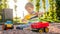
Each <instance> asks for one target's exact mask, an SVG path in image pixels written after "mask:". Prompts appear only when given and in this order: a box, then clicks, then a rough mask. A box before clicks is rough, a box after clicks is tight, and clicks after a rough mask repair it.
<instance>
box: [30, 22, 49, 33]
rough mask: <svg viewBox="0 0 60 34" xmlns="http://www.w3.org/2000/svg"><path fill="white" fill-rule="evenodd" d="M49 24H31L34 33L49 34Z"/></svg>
mask: <svg viewBox="0 0 60 34" xmlns="http://www.w3.org/2000/svg"><path fill="white" fill-rule="evenodd" d="M48 26H49V22H35V23H32V24H31V28H32V31H34V30H35V31H38V32H40V33H42V32H46V33H47V32H49V28H48Z"/></svg>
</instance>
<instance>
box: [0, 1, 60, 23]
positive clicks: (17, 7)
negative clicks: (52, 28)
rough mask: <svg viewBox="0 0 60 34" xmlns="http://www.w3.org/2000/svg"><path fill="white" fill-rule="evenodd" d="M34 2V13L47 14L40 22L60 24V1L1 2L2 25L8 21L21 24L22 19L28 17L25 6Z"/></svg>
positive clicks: (0, 19)
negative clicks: (41, 12)
mask: <svg viewBox="0 0 60 34" xmlns="http://www.w3.org/2000/svg"><path fill="white" fill-rule="evenodd" d="M27 2H32V3H33V5H34V11H39V12H40V11H43V12H46V13H45V14H43V16H42V17H40V18H39V20H40V21H49V22H51V23H52V22H56V23H59V22H60V14H59V13H60V0H0V23H2V22H5V21H6V20H12V21H13V22H21V19H22V18H24V16H25V15H27V14H28V13H27V11H26V10H25V4H26V3H27Z"/></svg>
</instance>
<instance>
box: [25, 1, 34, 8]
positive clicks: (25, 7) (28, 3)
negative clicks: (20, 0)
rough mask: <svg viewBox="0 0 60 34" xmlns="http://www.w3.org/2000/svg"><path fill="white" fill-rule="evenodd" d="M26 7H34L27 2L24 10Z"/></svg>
mask: <svg viewBox="0 0 60 34" xmlns="http://www.w3.org/2000/svg"><path fill="white" fill-rule="evenodd" d="M28 6H29V7H34V5H33V4H32V3H31V2H28V3H27V4H26V5H25V8H26V7H28Z"/></svg>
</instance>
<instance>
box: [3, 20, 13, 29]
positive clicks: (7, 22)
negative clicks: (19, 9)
mask: <svg viewBox="0 0 60 34" xmlns="http://www.w3.org/2000/svg"><path fill="white" fill-rule="evenodd" d="M13 28H14V27H13V24H12V21H6V22H5V23H4V24H3V30H8V29H13Z"/></svg>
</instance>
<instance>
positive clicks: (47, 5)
mask: <svg viewBox="0 0 60 34" xmlns="http://www.w3.org/2000/svg"><path fill="white" fill-rule="evenodd" d="M40 7H41V9H40V11H43V8H42V0H40ZM48 8H49V3H48V0H46V11H47V10H48Z"/></svg>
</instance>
